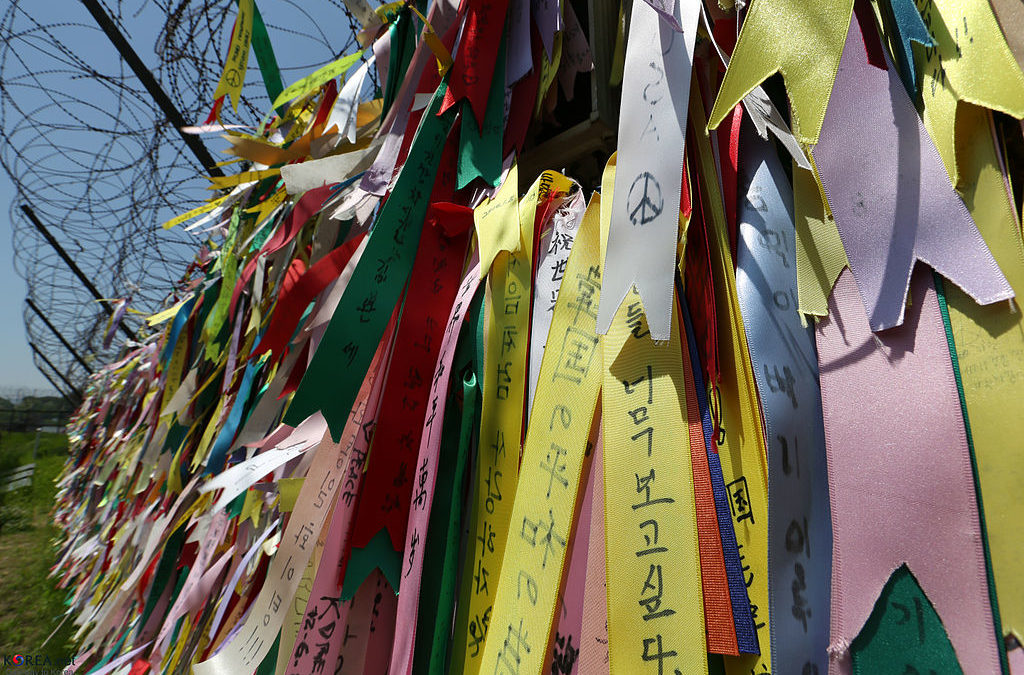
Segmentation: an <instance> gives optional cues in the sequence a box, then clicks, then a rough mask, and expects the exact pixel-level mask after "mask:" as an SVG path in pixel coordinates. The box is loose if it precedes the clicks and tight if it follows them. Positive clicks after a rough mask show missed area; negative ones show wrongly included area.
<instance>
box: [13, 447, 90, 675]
mask: <svg viewBox="0 0 1024 675" xmlns="http://www.w3.org/2000/svg"><path fill="white" fill-rule="evenodd" d="M35 438H36V434H35V432H29V433H3V434H2V435H0V470H4V469H6V468H10V467H15V466H20V465H22V464H29V463H31V462H32V461H33V454H35V460H34V461H35V464H36V471H35V476H34V479H33V482H32V486H31V488H23V489H21V490H18V491H16V492H13V493H7V494H3V495H2V496H0V499H2V501H0V520H2V521H3V523H4V524H3V526H2V528H0V654H7V655H13V654H44V655H46V656H48V657H49V658H50V662H51V663H54V664H56V663H65V662H66V661H67V659H68V658H69V657H70V656H71V655H73V654H74V653H75V648H74V645H73V644H72V643H71V636H72V635H73V634H74V626H73V625H72V622H71V620H70V619H69V620H68V621H66V622H64V625H63V626H62V627H61V628H60V630H59V631H58V632H57V633H56V634H55V635H54V636H53V637H52V638H51V639H50V641H49V642H48V643H47V645H46V647H44V648H42V649H40V647H41V645H42V644H43V642H44V641H46V638H47V637H48V636H49V635H50V634H51V633H52V632H53V630H54V629H55V628H57V626H58V624H60V621H61V618H62V615H63V613H64V598H65V593H64V591H60V590H57V589H55V588H54V587H53V581H52V580H51V579H49V578H47V574H48V573H49V571H50V566H51V565H52V564H53V563H54V562H55V549H54V547H53V543H54V539H55V538H56V536H57V534H58V530H57V528H56V527H54V526H53V523H52V520H51V517H50V509H51V508H52V507H53V503H54V502H53V498H54V493H55V491H56V490H55V488H54V484H53V481H54V479H55V478H56V477H57V475H58V474H59V473H60V471H61V468H62V467H63V465H64V460H65V458H66V457H67V439H66V437H65V436H64V435H63V434H46V433H41V434H39V443H38V447H35V446H36V442H35ZM34 450H35V453H34V452H33V451H34ZM3 670H4V667H3V665H2V663H0V672H3ZM12 672H13V671H12Z"/></svg>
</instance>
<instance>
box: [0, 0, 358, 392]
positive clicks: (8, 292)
mask: <svg viewBox="0 0 1024 675" xmlns="http://www.w3.org/2000/svg"><path fill="white" fill-rule="evenodd" d="M56 4H58V5H60V6H61V10H60V11H61V16H62V20H63V21H68V22H73V23H74V22H77V23H78V24H80V25H82V26H88V27H90V28H92V30H91V31H85V32H82V31H78V32H73V33H71V34H69V35H68V36H67V37H69V38H71V40H72V41H73V42H75V44H68V45H67V46H68V47H69V48H70V49H74V50H75V51H76V53H77V54H78V55H79V56H81V57H83V58H85V59H86V60H87V61H88V62H89V63H91V64H92V65H93V66H95V67H97V70H99V71H104V70H105V69H107V68H108V67H110V68H112V69H113V70H115V71H116V70H117V65H116V64H117V60H118V58H119V57H118V55H117V52H116V51H115V50H114V48H113V47H112V46H111V45H110V44H109V43H108V42H106V39H105V38H104V37H103V36H102V33H100V32H99V31H98V30H96V29H95V28H93V27H94V26H95V24H94V22H93V20H92V19H91V17H89V15H88V13H87V12H86V11H85V9H84V8H83V7H82V6H81V4H80V3H78V2H74V1H72V0H62V1H61V2H59V3H56ZM138 4H139V7H138V8H136V9H134V10H133V9H132V8H131V7H129V8H128V10H126V11H127V14H126V15H125V19H126V23H127V25H128V26H130V29H131V30H132V31H135V34H133V35H127V36H126V37H128V40H129V42H130V43H131V44H132V46H133V47H134V48H135V50H136V51H137V52H138V54H139V56H140V57H141V58H142V60H143V61H145V62H147V63H149V64H153V65H155V63H154V62H155V60H156V55H155V53H154V44H155V41H156V37H157V35H158V33H159V31H160V28H161V27H162V25H163V22H164V16H163V15H162V14H161V13H160V11H159V9H158V8H156V6H155V5H154V4H153V3H147V2H142V3H138ZM372 4H377V3H376V2H374V3H372ZM128 5H132V6H134V3H131V2H129V3H126V6H128ZM259 5H260V8H261V10H262V12H263V16H264V19H265V20H266V23H267V27H268V32H269V33H270V39H271V42H272V43H273V44H274V48H275V49H274V50H275V52H276V53H277V59H278V62H279V64H280V66H281V71H282V75H283V77H284V80H285V84H286V85H287V84H288V83H290V82H293V81H294V80H296V79H298V78H299V77H301V76H303V75H306V74H308V73H309V72H310V71H311V70H313V69H314V68H316V67H319V66H320V65H322V64H324V63H326V62H327V61H329V60H331V59H332V58H337V57H338V56H340V51H339V50H340V49H342V48H344V46H345V43H346V42H347V41H348V40H349V39H350V33H349V27H348V20H347V19H346V18H345V15H344V13H343V12H342V11H341V10H339V9H338V7H336V6H333V4H332V3H322V4H320V3H311V4H309V5H307V4H306V3H304V2H302V1H301V0H275V1H274V2H270V0H263V1H261V2H260V3H259ZM41 7H44V8H47V9H44V10H43V11H38V10H33V9H31V8H29V9H28V11H29V12H31V13H32V14H34V15H36V16H37V18H39V19H40V20H41V21H47V19H46V15H47V14H48V12H49V11H50V10H49V9H48V4H44V5H41ZM49 20H52V18H51V19H49ZM228 25H229V26H230V25H231V24H230V22H229V23H228ZM93 31H95V32H93ZM218 37H219V40H220V41H222V42H226V39H227V37H228V36H227V34H225V35H221V36H218ZM78 40H81V41H80V42H78ZM22 56H23V57H24V58H27V59H29V58H32V55H31V53H25V54H22ZM28 65H29V67H30V68H32V66H33V64H31V63H29V64H28ZM249 66H250V67H249V76H248V78H247V80H248V81H247V83H246V86H256V87H258V88H260V89H262V83H261V80H260V76H259V71H258V70H257V69H256V60H255V58H254V57H252V55H251V54H250V61H249ZM52 67H53V64H52V63H40V65H39V68H40V69H47V68H52ZM211 103H212V101H211ZM256 122H258V120H252V123H256ZM204 141H205V142H206V144H207V147H208V148H209V149H210V150H211V152H212V153H213V154H214V155H215V157H217V158H218V159H220V158H222V156H220V155H219V152H218V151H219V150H220V149H221V148H222V147H223V146H224V143H223V141H220V139H216V138H209V137H207V138H205V139H204ZM14 197H15V191H14V187H13V185H12V184H11V181H10V179H9V178H8V177H7V174H6V173H4V172H3V171H0V213H2V214H3V216H5V217H4V218H3V225H2V226H0V288H2V289H3V290H2V292H0V390H3V389H9V388H21V387H27V388H33V389H36V388H38V389H47V390H52V386H51V385H50V384H49V382H48V381H47V380H46V378H45V377H44V376H43V375H42V374H41V373H40V372H39V371H38V370H37V369H36V367H35V364H34V362H33V360H32V353H31V350H30V349H29V346H28V341H27V339H26V336H25V325H24V321H23V318H22V309H23V307H24V301H25V296H26V285H25V282H24V280H22V279H21V277H19V276H18V274H17V273H16V272H15V270H14V262H13V256H14V251H13V247H12V232H11V223H10V219H9V213H10V207H11V204H12V202H13V200H14ZM197 203H198V202H195V203H183V204H182V205H181V209H180V211H186V210H188V209H189V208H192V207H193V206H196V205H197ZM167 215H168V216H169V215H171V214H167ZM54 234H55V235H56V236H57V239H58V240H61V239H62V237H61V235H60V234H59V233H57V232H55V233H54ZM41 245H45V244H41ZM197 245H198V241H197ZM94 253H96V254H97V255H102V252H94ZM89 254H90V251H88V250H85V251H81V252H78V253H72V255H73V257H75V258H76V259H79V263H80V264H83V267H86V268H88V267H89V266H90V265H89V264H88V263H89V262H93V261H87V260H85V259H82V258H81V256H88V255H89ZM57 264H61V263H59V262H58V263H57ZM168 290H169V289H168ZM45 309H46V308H45V307H43V310H44V311H45ZM57 328H58V329H61V326H60V325H58V326H57ZM43 330H45V328H44V329H43Z"/></svg>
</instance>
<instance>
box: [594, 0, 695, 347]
mask: <svg viewBox="0 0 1024 675" xmlns="http://www.w3.org/2000/svg"><path fill="white" fill-rule="evenodd" d="M673 11H674V12H675V14H674V17H675V23H676V24H678V25H680V26H682V28H683V31H682V33H677V32H676V31H675V30H673V28H672V26H671V25H670V24H669V22H667V21H662V20H660V19H659V13H658V12H657V11H655V10H654V9H653V8H651V6H650V5H648V4H647V3H646V2H634V3H633V12H632V15H631V20H630V28H629V32H630V40H629V42H628V44H627V47H626V66H625V77H624V78H623V81H622V105H621V108H620V110H619V153H618V163H617V167H618V168H617V169H616V173H615V190H614V199H613V200H612V218H611V229H610V232H609V234H608V254H607V257H606V259H605V269H604V277H603V279H604V288H603V290H602V292H601V305H600V307H599V309H598V313H597V330H598V332H599V333H607V332H608V328H609V327H610V326H611V323H612V318H613V317H614V316H615V312H616V310H618V308H619V305H621V304H622V301H623V300H624V299H625V297H626V295H627V294H628V293H629V290H630V288H631V287H632V286H634V285H635V286H636V290H637V292H638V293H639V294H640V298H641V300H642V301H643V306H644V311H645V312H646V314H647V323H648V326H649V329H650V331H651V336H652V337H653V338H654V339H655V340H668V339H669V334H670V332H671V327H672V288H673V278H674V275H675V263H676V260H675V255H676V235H677V232H678V230H679V197H680V189H681V185H680V182H681V179H682V174H683V146H684V142H685V138H686V113H687V105H688V102H689V99H690V76H691V74H692V71H693V47H694V42H695V40H696V37H697V20H698V18H699V17H700V2H699V0H681V2H680V3H678V5H677V6H676V7H674V8H673ZM680 12H682V16H680ZM654 35H658V36H659V37H658V39H652V36H654Z"/></svg>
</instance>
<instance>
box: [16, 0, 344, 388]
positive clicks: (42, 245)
mask: <svg viewBox="0 0 1024 675" xmlns="http://www.w3.org/2000/svg"><path fill="white" fill-rule="evenodd" d="M102 4H103V6H104V8H105V10H106V12H107V14H108V15H109V16H110V17H111V18H112V19H113V21H114V23H115V24H116V25H117V26H118V28H119V30H120V31H121V33H122V34H123V35H124V36H125V37H126V38H127V40H128V42H129V43H130V44H131V45H132V47H133V48H134V49H135V51H136V53H138V54H139V56H140V57H141V58H142V60H143V62H145V64H146V65H147V66H148V67H149V68H150V70H151V72H152V73H153V75H154V76H155V77H156V80H157V81H158V82H159V83H160V85H161V86H162V88H163V89H164V91H165V92H166V93H167V94H168V96H169V97H170V99H171V100H172V101H173V102H174V105H175V106H176V107H177V109H178V111H179V112H180V113H181V114H182V116H183V117H184V118H185V119H186V120H189V121H190V122H191V123H194V124H201V123H202V122H203V120H204V119H205V118H206V116H207V115H208V113H209V111H210V109H211V107H212V105H213V91H214V89H215V87H216V86H217V82H218V80H219V79H220V73H221V69H222V67H223V59H224V54H225V52H226V50H227V44H228V41H229V39H230V33H231V30H232V26H233V23H234V19H235V16H236V13H237V9H236V5H235V2H233V0H196V1H191V0H151V1H146V0H136V1H135V2H130V1H127V0H125V1H123V2H122V1H117V2H104V3H102ZM259 8H260V11H261V12H262V14H263V18H264V21H265V23H266V26H267V32H268V33H269V35H270V40H271V43H272V44H273V46H274V50H275V53H276V56H277V61H278V64H279V65H280V69H281V75H282V78H283V79H284V81H285V84H288V83H290V82H293V81H295V80H297V79H298V78H300V77H303V76H304V75H306V74H308V73H309V72H311V71H312V70H314V69H315V68H317V67H319V66H321V65H323V64H324V63H327V62H329V61H331V60H333V59H336V58H338V57H339V56H341V55H343V54H348V53H352V51H354V50H355V49H357V48H358V46H357V43H356V39H355V33H356V30H357V29H358V24H357V23H356V22H355V20H354V18H353V17H352V15H351V14H350V13H349V12H348V11H347V9H346V8H345V6H344V4H343V3H342V2H341V1H340V0H327V1H322V2H317V3H306V2H302V1H300V0H275V1H274V2H262V3H259ZM0 45H2V46H0V165H2V166H3V168H4V170H5V171H6V173H7V174H8V176H9V177H10V179H11V181H12V183H13V184H14V188H15V198H14V202H13V203H12V204H11V208H10V222H11V229H12V237H13V244H14V256H15V269H16V270H17V272H18V274H19V275H21V276H22V277H23V278H24V279H25V281H26V284H27V286H28V300H31V302H32V303H34V304H35V306H36V307H37V308H38V309H39V310H40V312H42V313H43V314H44V315H45V316H46V318H47V319H48V320H49V322H50V324H52V326H53V327H54V328H56V329H57V331H59V332H60V333H61V334H62V336H63V337H64V339H65V340H66V341H67V342H68V343H69V344H70V345H71V347H72V348H73V349H74V350H75V351H77V352H78V354H79V355H80V356H81V357H82V359H83V361H84V362H85V363H86V364H87V365H82V363H80V362H79V361H78V360H77V359H76V358H75V357H74V356H73V355H72V353H71V352H70V350H69V349H68V348H67V347H66V346H65V345H64V344H63V343H62V342H61V340H60V339H59V338H58V337H57V335H55V334H54V332H53V331H52V330H51V329H50V328H49V327H48V326H47V325H46V323H45V322H44V321H43V320H41V318H40V317H39V316H38V315H37V313H36V312H35V311H34V310H32V309H31V308H30V305H29V304H28V302H26V305H25V309H24V320H25V330H26V334H27V336H28V339H29V341H30V343H31V344H32V345H34V346H35V347H36V348H37V349H38V350H39V352H40V353H41V354H42V355H43V356H44V357H45V358H41V357H40V356H39V354H35V355H34V357H33V358H34V359H35V361H36V366H37V367H38V368H39V369H40V370H41V371H42V372H44V374H46V375H47V376H48V377H50V378H51V380H53V381H55V382H56V383H57V384H58V385H59V386H60V388H61V389H62V390H63V391H65V392H67V393H71V392H70V391H69V389H70V388H69V387H68V386H67V385H65V384H64V383H63V381H62V380H61V379H60V376H61V375H63V377H64V378H66V379H67V380H68V381H69V382H71V383H72V384H78V385H80V383H82V382H83V381H84V380H85V379H86V377H87V376H88V370H87V368H92V367H93V364H96V365H99V364H102V363H105V362H108V361H110V360H111V359H113V358H115V357H116V355H117V352H118V349H119V347H121V346H123V345H124V338H123V336H121V335H118V336H116V337H115V339H114V341H113V343H112V344H111V347H110V348H109V349H104V348H103V336H104V332H105V330H106V327H107V324H108V318H109V315H108V314H107V312H106V311H105V309H104V307H103V306H102V305H101V304H100V303H99V302H97V301H96V300H95V299H94V297H93V296H92V294H91V293H90V292H89V290H87V288H86V287H85V286H83V284H82V282H81V281H80V280H79V279H78V277H77V276H75V274H74V273H73V272H72V271H71V269H70V268H69V266H68V265H67V264H66V263H65V262H64V261H63V260H62V259H61V258H60V257H59V256H58V254H57V253H56V252H55V251H54V249H53V248H52V247H51V246H50V245H49V244H48V243H47V242H46V240H45V239H44V237H43V236H42V235H41V234H40V233H39V232H38V230H37V229H36V227H35V226H34V225H33V223H32V222H31V221H30V219H29V218H28V217H27V216H26V215H25V213H24V212H23V210H22V208H21V206H22V205H26V206H28V207H29V208H30V209H31V210H32V211H33V212H34V213H35V215H36V216H37V217H38V219H39V221H40V222H41V223H43V225H44V226H45V227H46V228H47V229H48V230H49V231H50V233H51V234H52V235H53V237H54V238H55V239H56V240H57V241H58V242H59V243H60V245H61V246H62V247H63V248H64V249H65V250H66V251H67V253H68V255H69V256H70V257H71V258H72V259H73V260H74V262H75V263H76V264H77V265H78V266H79V267H80V268H81V270H82V271H83V272H84V273H85V275H86V276H87V277H88V278H89V280H90V281H91V282H92V283H93V285H94V286H95V287H96V288H97V289H98V291H99V292H100V294H101V295H103V296H104V297H106V298H110V299H112V300H116V299H122V298H128V299H129V307H131V308H132V309H134V310H137V311H138V312H139V313H129V314H128V315H127V316H126V317H125V321H126V323H127V325H128V327H129V328H130V329H131V330H132V331H134V332H136V333H140V332H141V334H145V325H144V322H143V318H144V316H145V315H148V314H150V313H152V312H155V311H157V310H159V309H160V308H162V307H164V306H167V304H168V303H170V302H172V301H173V289H174V286H175V284H176V282H179V281H180V280H181V278H182V275H183V274H184V272H185V270H186V268H187V266H188V264H189V262H190V261H192V259H193V258H194V256H195V253H196V250H197V248H198V245H199V244H200V243H201V241H202V239H201V236H202V235H193V234H190V233H187V232H184V231H183V230H182V229H181V228H175V229H172V230H164V229H163V228H161V227H160V224H161V223H163V222H164V221H166V220H167V219H169V218H171V217H173V216H174V215H176V214H178V213H181V212H183V211H185V210H188V209H190V208H192V207H194V206H197V205H199V204H200V203H202V201H204V200H206V199H207V198H209V196H210V193H209V191H208V190H207V189H206V188H207V187H208V185H209V183H208V181H206V180H205V178H204V177H203V176H204V174H205V171H204V169H203V167H202V165H201V164H200V163H199V162H198V161H197V160H196V158H195V157H194V156H193V155H192V154H191V153H190V152H189V150H188V149H187V147H186V146H185V145H184V144H183V143H182V142H181V138H180V136H179V134H178V131H177V130H176V129H174V128H173V127H172V126H171V124H170V123H169V122H168V120H167V117H166V115H165V114H164V112H163V111H162V110H161V109H160V108H159V107H158V106H157V104H156V103H155V101H154V100H153V98H152V97H151V96H150V94H149V93H148V92H147V90H146V89H145V88H144V87H143V85H142V84H141V83H140V81H139V80H138V78H137V77H136V76H135V75H134V73H133V72H132V70H131V69H130V68H129V67H128V65H127V64H126V63H125V62H124V60H123V59H122V58H121V55H120V54H119V53H118V51H117V49H116V48H115V47H114V45H113V44H112V43H111V42H110V41H109V40H108V38H107V36H106V35H105V34H104V33H103V31H102V30H101V29H100V28H99V27H98V25H97V24H96V23H95V21H94V20H93V18H92V16H91V15H90V14H89V12H88V11H87V10H86V8H85V7H84V6H83V5H81V4H79V3H75V2H68V3H60V4H59V8H57V7H54V5H53V4H51V3H48V2H39V0H35V1H33V2H29V1H28V0H11V1H10V2H9V3H8V4H7V8H6V9H5V10H3V14H2V16H0ZM270 103H271V101H270V100H269V99H268V97H267V93H266V90H265V88H264V85H263V80H262V78H261V75H260V72H259V69H258V67H257V66H256V60H255V58H254V57H253V58H250V67H249V70H248V73H247V76H246V80H245V86H244V88H243V90H242V97H241V103H240V105H239V107H238V111H237V113H236V112H235V111H233V110H232V109H231V107H230V106H229V105H227V104H225V105H224V108H223V110H222V115H221V120H222V122H223V123H224V124H246V125H251V126H254V125H256V124H258V123H259V121H260V119H262V117H263V115H264V114H266V112H268V111H269V109H270ZM203 141H204V142H205V144H206V145H207V147H208V149H209V150H210V152H211V154H212V155H213V156H214V158H215V160H217V161H220V160H223V159H229V157H228V156H227V155H222V154H220V152H219V151H220V150H221V149H223V148H224V147H226V145H227V144H226V143H225V142H224V141H223V140H222V139H220V138H219V137H217V136H216V135H207V136H204V137H203ZM231 171H232V168H231V167H228V168H226V169H225V172H231ZM46 360H49V361H50V363H51V364H52V365H53V367H54V368H56V369H57V370H58V371H60V372H59V374H58V373H54V372H53V369H52V368H51V367H50V364H48V363H46V362H45V361H46Z"/></svg>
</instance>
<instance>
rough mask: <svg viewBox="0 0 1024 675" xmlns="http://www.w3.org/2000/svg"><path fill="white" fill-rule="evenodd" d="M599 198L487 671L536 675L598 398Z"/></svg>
mask: <svg viewBox="0 0 1024 675" xmlns="http://www.w3.org/2000/svg"><path fill="white" fill-rule="evenodd" d="M600 202H601V200H600V197H599V196H597V195H595V196H594V198H593V199H592V200H591V203H590V206H589V207H588V208H587V212H586V215H585V216H584V218H583V223H582V225H581V226H580V230H579V233H578V234H577V236H576V240H575V242H574V244H573V248H572V253H571V254H570V256H569V261H568V263H567V265H566V271H565V276H564V277H563V282H562V285H561V288H560V292H559V294H558V300H557V303H556V304H555V311H554V315H553V317H552V320H551V328H550V332H549V334H548V341H547V346H548V348H547V349H546V350H545V351H544V357H543V360H542V362H541V368H540V377H539V384H538V388H537V394H536V398H535V399H534V404H533V410H532V413H531V415H530V427H529V430H528V432H527V436H526V445H525V447H524V449H523V463H522V467H521V469H520V477H519V486H518V488H517V490H516V498H515V504H514V506H513V509H512V519H511V522H510V530H509V535H510V536H509V540H508V544H507V548H506V551H505V554H506V555H505V560H506V562H505V563H504V564H503V565H502V569H501V578H500V581H499V582H498V585H497V591H496V594H495V602H494V607H493V613H492V616H491V623H490V629H489V630H488V636H489V639H488V640H487V643H486V647H485V649H484V656H483V666H482V667H483V669H484V671H485V672H491V671H492V670H493V672H496V673H500V672H516V673H541V672H542V670H543V669H544V666H545V658H546V656H547V644H548V639H549V636H550V634H551V627H552V621H553V619H554V616H555V610H556V607H557V605H558V595H559V589H560V587H561V582H562V573H563V570H564V568H565V557H566V545H567V542H569V541H570V539H571V535H572V527H573V518H574V514H575V511H576V502H577V499H578V497H579V483H580V475H581V472H582V470H583V463H584V457H585V455H586V450H587V438H588V435H589V432H590V426H591V421H592V419H593V416H594V409H595V406H596V405H597V397H598V394H599V392H600V390H601V360H600V354H601V349H600V344H601V340H600V338H599V337H598V335H597V330H596V318H597V304H598V301H599V299H600V292H601V267H600V265H599V260H600V258H599V249H600V241H599V228H600V215H599V211H600Z"/></svg>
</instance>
